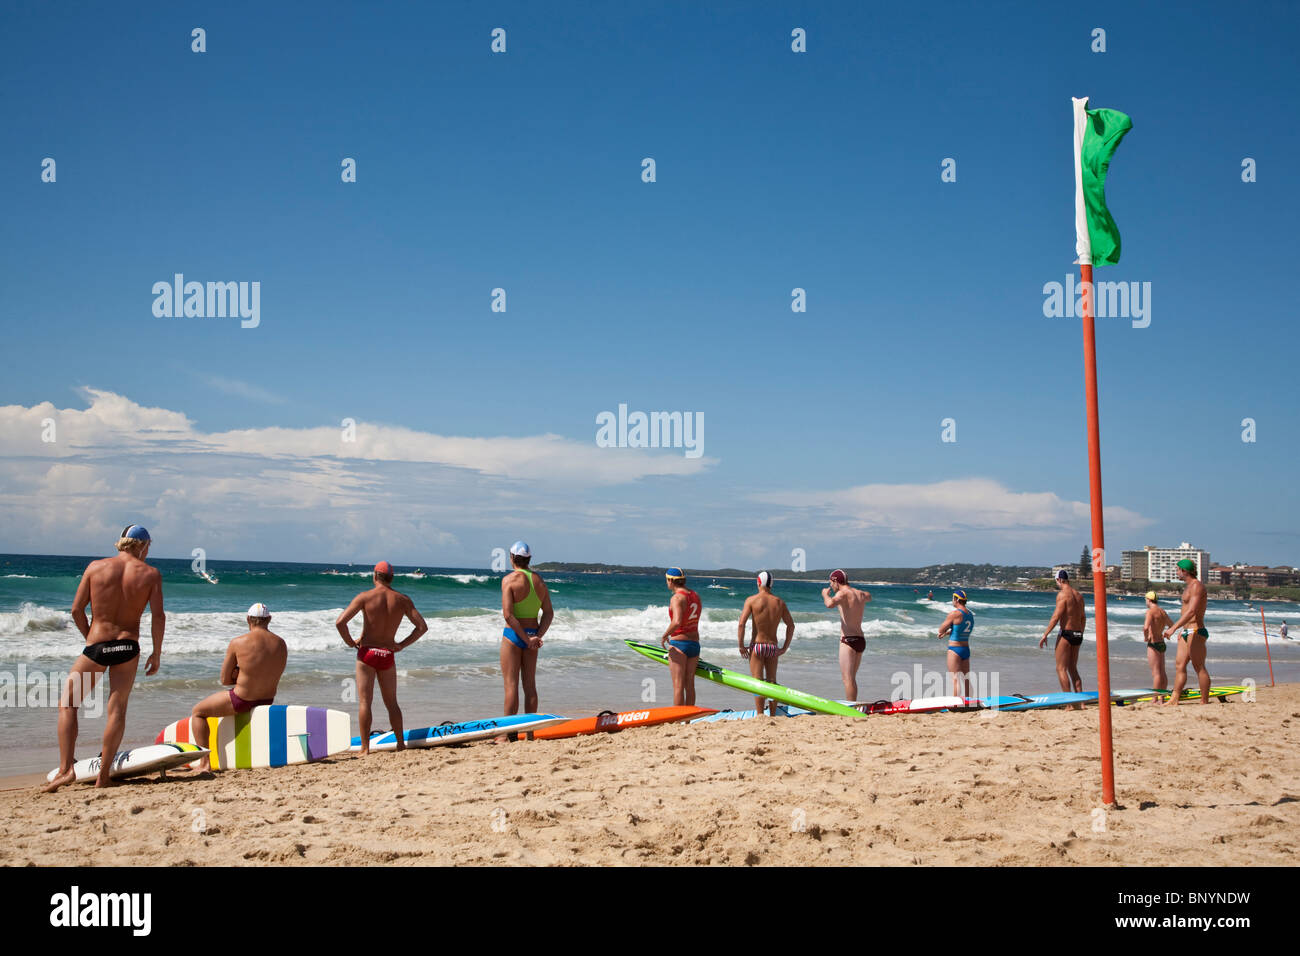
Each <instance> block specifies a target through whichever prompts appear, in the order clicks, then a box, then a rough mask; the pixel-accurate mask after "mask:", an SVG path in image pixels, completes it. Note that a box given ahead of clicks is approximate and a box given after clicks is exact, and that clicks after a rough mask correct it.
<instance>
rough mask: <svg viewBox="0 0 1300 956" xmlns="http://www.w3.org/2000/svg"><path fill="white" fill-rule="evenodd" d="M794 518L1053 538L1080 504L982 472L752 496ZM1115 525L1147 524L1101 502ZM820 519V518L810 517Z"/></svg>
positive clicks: (1084, 508) (1074, 522) (857, 529)
mask: <svg viewBox="0 0 1300 956" xmlns="http://www.w3.org/2000/svg"><path fill="white" fill-rule="evenodd" d="M751 498H752V499H753V500H755V501H760V502H764V503H766V504H771V505H776V506H779V507H782V508H785V509H789V510H791V511H794V512H798V513H800V515H801V518H803V519H807V518H820V519H830V518H833V519H835V520H836V521H838V522H839V523H840V524H841V526H842V529H843V530H844V531H845V532H846V533H850V532H851V533H854V534H865V533H872V534H882V535H889V534H903V533H907V534H946V533H964V532H982V533H984V534H985V535H987V534H988V533H989V532H997V533H999V534H1009V535H1017V536H1022V537H1025V536H1033V537H1038V536H1056V535H1059V534H1061V533H1063V532H1073V531H1076V530H1078V529H1079V528H1081V527H1082V528H1084V529H1086V528H1088V526H1089V520H1090V511H1089V506H1088V503H1087V502H1082V501H1067V500H1065V499H1063V498H1061V497H1060V496H1058V495H1056V494H1055V493H1053V492H1050V491H1038V492H1031V491H1011V490H1010V489H1008V488H1007V487H1006V486H1004V485H1002V484H1001V483H999V482H997V481H994V480H992V479H989V478H961V479H955V480H951V481H938V482H934V483H932V484H901V485H889V484H872V485H857V486H855V487H852V488H842V489H836V490H831V491H813V492H803V491H789V492H771V493H763V494H755V495H752V496H751ZM1105 518H1106V524H1107V527H1108V528H1114V529H1116V530H1125V529H1137V528H1143V527H1146V526H1148V525H1150V524H1152V523H1153V522H1152V521H1151V520H1149V519H1147V518H1144V517H1142V516H1141V515H1139V514H1137V513H1136V512H1133V511H1130V510H1128V509H1127V508H1119V507H1115V506H1109V507H1107V508H1106V514H1105ZM817 523H818V524H824V523H825V522H824V521H818V522H817Z"/></svg>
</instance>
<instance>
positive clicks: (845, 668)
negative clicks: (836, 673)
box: [822, 569, 871, 701]
mask: <svg viewBox="0 0 1300 956" xmlns="http://www.w3.org/2000/svg"><path fill="white" fill-rule="evenodd" d="M870 600H871V592H870V591H859V590H858V589H857V588H854V587H849V578H848V575H846V574H845V573H844V572H843V571H840V570H839V569H836V570H834V571H832V572H831V583H830V587H825V588H822V603H824V604H825V605H826V606H827V607H835V608H839V611H840V678H841V679H842V680H843V681H844V699H845V700H854V701H856V700H857V699H858V665H859V664H861V663H862V652H863V651H865V650H866V649H867V639H866V638H865V637H863V636H862V612H863V610H865V608H866V606H867V602H868V601H870Z"/></svg>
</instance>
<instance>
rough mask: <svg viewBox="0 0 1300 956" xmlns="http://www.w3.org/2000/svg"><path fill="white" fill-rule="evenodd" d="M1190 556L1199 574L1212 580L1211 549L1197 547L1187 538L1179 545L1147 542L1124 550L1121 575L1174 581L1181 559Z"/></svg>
mask: <svg viewBox="0 0 1300 956" xmlns="http://www.w3.org/2000/svg"><path fill="white" fill-rule="evenodd" d="M1184 558H1190V559H1191V560H1192V561H1193V563H1195V565H1196V576H1197V577H1198V578H1200V579H1201V581H1203V582H1205V583H1207V584H1208V583H1210V552H1208V551H1203V550H1202V549H1200V548H1194V547H1192V546H1191V545H1190V544H1189V543H1187V542H1186V541H1184V542H1182V543H1181V544H1179V545H1178V547H1176V548H1157V547H1155V546H1154V545H1150V544H1149V545H1147V546H1146V547H1144V548H1143V549H1142V550H1141V551H1124V552H1121V554H1120V577H1121V578H1122V579H1123V580H1125V581H1142V580H1147V581H1160V582H1165V583H1172V582H1176V581H1178V580H1179V578H1178V562H1179V561H1181V560H1183V559H1184Z"/></svg>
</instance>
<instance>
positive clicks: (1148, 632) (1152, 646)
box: [1142, 591, 1173, 690]
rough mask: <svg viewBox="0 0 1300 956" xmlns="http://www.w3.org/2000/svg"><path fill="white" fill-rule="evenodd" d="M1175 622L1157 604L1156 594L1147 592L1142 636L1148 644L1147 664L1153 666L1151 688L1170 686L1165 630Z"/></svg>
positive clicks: (1160, 688) (1158, 688) (1157, 688)
mask: <svg viewBox="0 0 1300 956" xmlns="http://www.w3.org/2000/svg"><path fill="white" fill-rule="evenodd" d="M1172 623H1173V622H1172V621H1170V620H1169V615H1168V614H1166V613H1165V609H1164V608H1162V607H1161V606H1160V605H1159V604H1157V603H1156V592H1155V591H1148V592H1147V617H1146V620H1145V621H1143V622H1142V636H1143V637H1144V638H1146V642H1147V663H1148V664H1150V665H1151V687H1152V688H1153V689H1155V690H1164V689H1165V688H1166V687H1168V686H1169V677H1168V675H1167V674H1166V673H1165V638H1164V633H1165V628H1167V627H1169V625H1170V624H1172Z"/></svg>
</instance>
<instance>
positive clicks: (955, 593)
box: [952, 588, 966, 601]
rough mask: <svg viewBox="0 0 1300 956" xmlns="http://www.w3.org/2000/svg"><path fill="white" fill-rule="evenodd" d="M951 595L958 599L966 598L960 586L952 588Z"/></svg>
mask: <svg viewBox="0 0 1300 956" xmlns="http://www.w3.org/2000/svg"><path fill="white" fill-rule="evenodd" d="M952 596H953V597H955V598H956V599H957V600H959V601H964V600H966V592H965V591H963V590H962V589H961V588H953V591H952Z"/></svg>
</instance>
